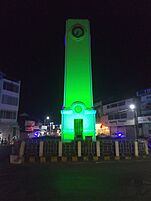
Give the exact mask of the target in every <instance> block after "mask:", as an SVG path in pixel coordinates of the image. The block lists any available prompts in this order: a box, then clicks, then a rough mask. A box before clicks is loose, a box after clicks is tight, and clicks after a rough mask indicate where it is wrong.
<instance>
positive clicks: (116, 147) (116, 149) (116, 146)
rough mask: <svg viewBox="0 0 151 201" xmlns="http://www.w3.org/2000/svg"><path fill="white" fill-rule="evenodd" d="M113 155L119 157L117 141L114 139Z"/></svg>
mask: <svg viewBox="0 0 151 201" xmlns="http://www.w3.org/2000/svg"><path fill="white" fill-rule="evenodd" d="M115 156H116V157H119V156H120V152H119V142H118V141H115Z"/></svg>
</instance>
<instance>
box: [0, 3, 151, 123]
mask: <svg viewBox="0 0 151 201" xmlns="http://www.w3.org/2000/svg"><path fill="white" fill-rule="evenodd" d="M48 2H49V3H48ZM48 2H47V1H45V0H43V1H42V0H36V1H32V0H28V1H27V0H26V1H22V0H20V1H17V0H12V1H8V0H3V1H1V3H0V15H1V16H0V19H1V20H0V70H1V71H3V72H4V73H5V74H6V75H7V76H8V77H9V78H10V79H16V80H21V98H20V109H19V113H23V112H26V113H28V114H29V115H30V117H31V118H35V119H41V120H42V119H44V118H45V116H46V115H50V116H51V119H52V120H53V121H55V122H56V123H57V122H58V123H59V121H60V116H61V115H60V109H61V106H62V103H63V79H64V34H65V21H66V19H68V18H86V19H89V20H90V23H91V47H92V71H93V94H94V102H96V101H99V100H104V101H106V100H110V99H112V98H115V99H116V98H125V97H131V96H132V95H134V94H135V91H137V90H139V89H143V88H150V87H151V1H143V0H137V1H132V0H131V1H128V0H126V1H118V2H117V1H105V0H104V1H101V0H100V1H95V0H94V1H82V0H81V1H61V0H60V1H57V0H56V1H55V4H54V3H53V4H52V1H48ZM60 2H64V3H60ZM82 2H84V3H82ZM89 2H91V3H89ZM97 2H99V4H98V3H97Z"/></svg>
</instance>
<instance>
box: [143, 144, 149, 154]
mask: <svg viewBox="0 0 151 201" xmlns="http://www.w3.org/2000/svg"><path fill="white" fill-rule="evenodd" d="M144 144H145V153H146V155H148V154H149V151H148V145H147V141H146V140H145V141H144Z"/></svg>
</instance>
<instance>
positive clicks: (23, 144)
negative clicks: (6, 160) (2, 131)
mask: <svg viewBox="0 0 151 201" xmlns="http://www.w3.org/2000/svg"><path fill="white" fill-rule="evenodd" d="M24 151H25V141H22V142H21V145H20V149H19V157H23V155H24Z"/></svg>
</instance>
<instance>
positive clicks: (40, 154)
mask: <svg viewBox="0 0 151 201" xmlns="http://www.w3.org/2000/svg"><path fill="white" fill-rule="evenodd" d="M43 150H44V142H43V141H40V144H39V157H42V156H43Z"/></svg>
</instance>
